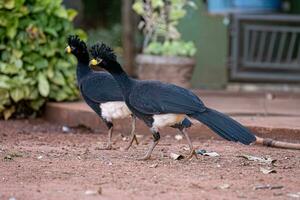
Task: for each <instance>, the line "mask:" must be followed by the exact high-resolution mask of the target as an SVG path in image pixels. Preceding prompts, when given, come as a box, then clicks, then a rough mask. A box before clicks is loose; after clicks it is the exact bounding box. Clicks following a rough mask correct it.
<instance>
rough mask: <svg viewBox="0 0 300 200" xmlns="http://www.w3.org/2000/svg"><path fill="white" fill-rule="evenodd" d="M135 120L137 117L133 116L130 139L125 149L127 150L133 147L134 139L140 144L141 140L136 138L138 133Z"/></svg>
mask: <svg viewBox="0 0 300 200" xmlns="http://www.w3.org/2000/svg"><path fill="white" fill-rule="evenodd" d="M135 122H136V118H135V117H134V116H132V122H131V134H130V140H129V142H128V144H127V146H126V147H125V148H124V149H123V150H125V151H127V150H128V149H129V148H130V147H131V145H132V143H133V141H135V142H136V144H137V145H138V144H139V142H138V140H137V138H136V135H135Z"/></svg>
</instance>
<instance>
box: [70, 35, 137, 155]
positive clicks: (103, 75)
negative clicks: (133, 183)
mask: <svg viewBox="0 0 300 200" xmlns="http://www.w3.org/2000/svg"><path fill="white" fill-rule="evenodd" d="M67 42H68V47H67V48H66V51H67V52H68V53H72V54H73V55H75V57H76V58H77V60H78V64H77V69H76V73H77V84H78V87H79V90H80V92H81V95H82V97H83V99H84V100H85V102H86V103H87V104H88V105H89V106H90V107H91V108H92V109H93V110H94V111H95V112H96V113H97V115H98V116H99V117H100V118H101V119H102V120H103V121H104V122H105V124H106V126H107V127H108V129H109V131H108V144H107V147H106V148H105V149H110V148H111V147H112V146H111V135H112V129H113V121H112V119H110V118H108V117H107V116H103V110H102V109H101V105H102V104H105V103H108V102H124V98H123V95H122V92H121V90H120V88H119V86H118V84H117V83H116V81H115V80H114V78H113V77H112V76H111V75H110V74H109V73H107V72H104V71H97V72H96V71H93V70H91V69H90V67H89V66H88V64H89V52H88V48H87V45H86V44H85V42H83V41H82V40H80V38H79V37H78V36H75V35H71V36H69V37H68V39H67ZM106 51H108V49H106ZM132 123H133V126H132V133H131V134H132V137H133V139H136V138H135V135H134V128H135V119H134V118H133V122H132ZM130 145H131V143H130ZM130 145H128V146H127V147H126V148H129V147H130Z"/></svg>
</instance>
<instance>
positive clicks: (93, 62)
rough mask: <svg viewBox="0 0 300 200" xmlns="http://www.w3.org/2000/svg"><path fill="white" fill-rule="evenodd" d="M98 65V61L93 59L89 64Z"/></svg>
mask: <svg viewBox="0 0 300 200" xmlns="http://www.w3.org/2000/svg"><path fill="white" fill-rule="evenodd" d="M97 64H98V61H97V60H96V59H92V60H91V61H90V63H89V65H90V66H96V65H97Z"/></svg>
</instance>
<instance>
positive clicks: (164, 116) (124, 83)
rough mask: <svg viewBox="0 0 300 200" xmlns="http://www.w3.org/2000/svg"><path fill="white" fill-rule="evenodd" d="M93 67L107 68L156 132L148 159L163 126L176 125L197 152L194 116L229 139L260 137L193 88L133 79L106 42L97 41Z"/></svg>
mask: <svg viewBox="0 0 300 200" xmlns="http://www.w3.org/2000/svg"><path fill="white" fill-rule="evenodd" d="M91 55H92V58H93V59H91V61H90V66H95V65H97V66H99V67H102V68H104V69H105V70H107V71H108V72H109V73H111V74H112V76H113V77H114V78H115V80H116V81H117V83H118V84H119V86H120V88H121V90H122V93H123V95H124V98H125V102H126V104H127V106H128V108H129V109H130V110H131V111H132V113H133V114H134V115H135V116H136V117H138V118H139V119H141V120H143V121H144V122H145V123H146V125H147V126H148V127H149V128H150V130H151V132H152V134H153V138H154V139H153V143H152V144H151V146H150V148H149V150H148V151H147V153H146V155H145V156H144V157H142V158H141V159H148V158H150V156H151V153H152V151H153V149H154V147H155V146H156V145H157V143H158V141H159V139H160V134H159V128H161V127H164V126H173V127H175V128H179V130H180V131H181V132H182V133H183V134H184V135H185V137H186V139H187V141H188V144H189V146H190V149H191V155H193V154H194V155H195V151H194V149H193V145H192V143H191V141H190V139H189V136H188V134H187V132H186V130H185V129H186V128H187V127H189V126H190V125H191V123H190V122H189V120H188V119H187V118H186V117H190V118H194V119H196V120H198V121H200V122H202V123H204V124H205V125H207V126H208V127H209V128H210V129H212V130H213V131H214V132H215V133H217V134H218V135H220V136H221V137H223V138H224V139H226V140H229V141H234V142H240V143H243V144H246V145H248V144H251V143H252V142H255V141H256V137H255V136H254V135H253V134H252V133H251V132H250V131H249V130H248V129H247V128H245V127H244V126H242V125H241V124H240V123H238V122H237V121H235V120H233V119H231V118H230V117H229V116H227V115H225V114H222V113H220V112H218V111H216V110H213V109H211V108H208V107H206V106H205V105H204V104H203V102H202V101H201V100H200V99H199V98H198V97H197V96H196V95H195V94H194V93H192V92H191V91H189V90H187V89H185V88H181V87H178V86H176V85H172V84H166V83H162V82H159V81H142V80H135V79H132V78H130V77H129V76H128V75H127V74H126V72H125V71H124V70H123V69H122V67H121V65H120V64H119V63H118V61H117V60H116V56H115V54H114V52H113V51H112V50H111V48H109V47H108V46H106V45H105V44H103V43H101V44H96V45H94V46H92V48H91Z"/></svg>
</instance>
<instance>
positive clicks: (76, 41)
mask: <svg viewBox="0 0 300 200" xmlns="http://www.w3.org/2000/svg"><path fill="white" fill-rule="evenodd" d="M68 45H70V46H72V47H75V48H78V49H80V50H86V49H87V46H86V44H85V42H83V41H82V40H80V38H79V36H78V35H69V37H68Z"/></svg>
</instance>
